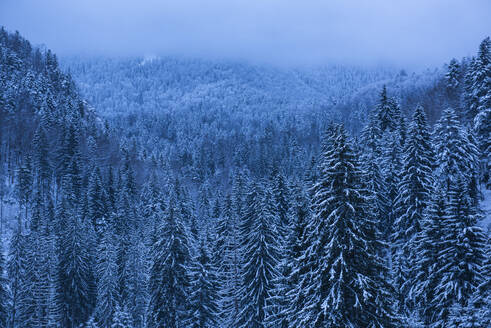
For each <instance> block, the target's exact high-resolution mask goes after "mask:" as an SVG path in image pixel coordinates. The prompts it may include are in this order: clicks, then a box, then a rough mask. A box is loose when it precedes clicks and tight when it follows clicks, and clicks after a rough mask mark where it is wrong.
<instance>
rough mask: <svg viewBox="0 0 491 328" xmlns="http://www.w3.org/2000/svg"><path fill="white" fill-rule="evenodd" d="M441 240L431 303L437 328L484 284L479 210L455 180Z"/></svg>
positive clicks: (483, 248)
mask: <svg viewBox="0 0 491 328" xmlns="http://www.w3.org/2000/svg"><path fill="white" fill-rule="evenodd" d="M447 197H448V203H447V205H446V211H445V212H446V213H445V217H444V225H443V231H442V238H441V239H440V240H439V242H438V244H437V245H438V247H439V249H438V257H439V259H440V261H438V262H437V264H438V267H437V268H435V269H434V270H435V271H436V272H437V273H438V274H439V277H438V283H437V285H436V288H435V294H434V297H433V299H432V303H433V304H434V308H435V317H434V321H433V322H432V324H433V326H434V327H436V328H440V327H442V328H443V327H448V325H449V322H450V320H451V311H452V307H454V306H460V307H462V308H465V307H467V306H468V305H469V301H470V299H471V297H472V295H473V294H474V292H475V291H476V289H477V288H478V286H479V285H480V284H481V283H482V282H483V279H484V277H483V274H482V266H483V262H484V259H485V257H484V256H485V254H486V253H485V252H486V236H485V234H484V232H483V231H482V229H481V228H480V227H478V226H477V222H478V221H479V220H480V214H479V211H478V209H477V208H476V207H475V206H474V205H473V204H472V200H471V199H470V197H469V195H468V191H467V190H466V183H465V182H464V180H462V179H457V180H456V181H455V182H454V184H453V185H452V186H451V188H450V190H449V192H448V196H447Z"/></svg>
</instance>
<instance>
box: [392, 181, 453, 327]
mask: <svg viewBox="0 0 491 328" xmlns="http://www.w3.org/2000/svg"><path fill="white" fill-rule="evenodd" d="M433 190H434V194H433V196H432V197H431V201H430V202H429V205H428V209H427V212H426V213H425V217H424V220H423V225H422V231H421V232H420V233H419V234H418V235H417V236H416V238H415V241H414V258H413V262H412V265H413V267H412V269H413V272H414V276H413V277H412V279H411V280H410V281H408V284H410V286H411V287H410V294H409V295H410V296H409V298H410V299H411V300H414V302H415V303H416V304H418V305H419V307H420V310H419V317H420V318H421V321H422V322H423V323H424V325H425V326H429V325H430V324H431V323H432V322H433V320H434V316H435V313H436V308H435V306H436V305H437V304H436V303H434V302H433V298H434V297H435V293H436V288H437V286H438V283H439V280H440V279H441V272H440V271H439V263H440V262H441V259H440V258H439V252H440V245H439V244H440V243H441V240H442V238H443V231H444V225H445V220H446V210H447V197H446V193H445V191H444V188H442V187H441V186H438V185H437V186H434V187H433ZM399 301H404V300H399Z"/></svg>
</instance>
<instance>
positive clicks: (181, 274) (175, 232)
mask: <svg viewBox="0 0 491 328" xmlns="http://www.w3.org/2000/svg"><path fill="white" fill-rule="evenodd" d="M190 261H191V257H190V252H189V241H188V237H187V234H186V228H185V226H184V223H183V218H182V217H181V211H180V209H179V208H178V200H177V199H176V195H175V194H171V196H170V199H169V201H168V204H167V209H166V213H165V217H164V218H163V220H162V222H161V226H160V227H159V235H158V239H157V241H156V243H155V245H154V246H153V264H152V268H151V271H150V304H149V307H148V311H149V313H148V326H149V327H155V328H157V327H169V328H178V327H186V326H187V324H188V323H189V318H190V304H189V295H190V293H189V288H190V278H189V265H190Z"/></svg>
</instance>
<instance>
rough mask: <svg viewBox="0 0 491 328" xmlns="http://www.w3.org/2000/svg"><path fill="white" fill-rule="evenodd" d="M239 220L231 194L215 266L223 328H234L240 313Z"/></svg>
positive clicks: (221, 218) (219, 233) (221, 219)
mask: <svg viewBox="0 0 491 328" xmlns="http://www.w3.org/2000/svg"><path fill="white" fill-rule="evenodd" d="M237 224H238V222H237V216H236V214H235V211H234V209H233V204H232V198H231V195H230V194H227V195H226V196H225V200H224V202H223V208H222V210H221V215H220V216H219V217H218V222H217V227H216V235H217V240H216V242H215V254H213V257H214V258H215V263H216V267H217V280H218V283H219V297H220V303H219V307H220V309H219V312H220V313H219V317H220V320H221V325H222V326H223V327H232V326H233V323H234V322H235V319H236V317H237V314H238V312H239V299H238V298H239V289H240V277H239V272H240V263H241V261H240V257H239V240H238V237H239V234H238V226H237Z"/></svg>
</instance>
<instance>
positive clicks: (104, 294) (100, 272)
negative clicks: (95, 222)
mask: <svg viewBox="0 0 491 328" xmlns="http://www.w3.org/2000/svg"><path fill="white" fill-rule="evenodd" d="M100 229H101V231H100V232H101V236H102V238H101V240H100V242H99V245H98V247H97V264H96V270H95V273H96V278H97V302H96V307H95V319H96V322H97V323H98V324H99V325H100V326H101V327H109V325H110V324H111V322H112V319H113V316H114V312H115V311H116V305H117V304H118V302H119V301H120V296H119V289H118V267H117V263H116V255H117V253H116V245H115V238H114V233H113V231H112V227H111V226H109V225H108V224H107V223H104V222H103V224H102V225H101V227H100Z"/></svg>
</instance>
